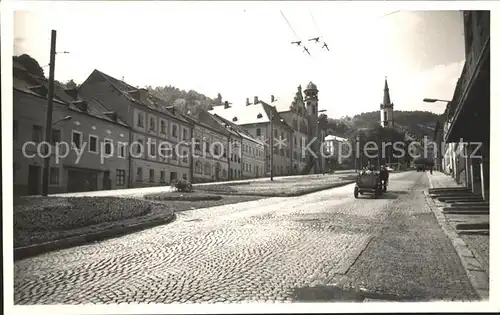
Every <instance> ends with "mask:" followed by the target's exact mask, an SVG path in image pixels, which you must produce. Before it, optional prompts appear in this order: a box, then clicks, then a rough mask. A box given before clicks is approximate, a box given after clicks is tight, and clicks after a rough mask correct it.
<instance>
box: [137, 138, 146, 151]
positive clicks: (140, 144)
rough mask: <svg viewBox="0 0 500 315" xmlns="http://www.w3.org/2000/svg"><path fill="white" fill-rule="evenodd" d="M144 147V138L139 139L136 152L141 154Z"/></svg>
mask: <svg viewBox="0 0 500 315" xmlns="http://www.w3.org/2000/svg"><path fill="white" fill-rule="evenodd" d="M143 147H144V141H142V139H137V144H136V149H135V152H136V153H137V154H141V153H142V148H143Z"/></svg>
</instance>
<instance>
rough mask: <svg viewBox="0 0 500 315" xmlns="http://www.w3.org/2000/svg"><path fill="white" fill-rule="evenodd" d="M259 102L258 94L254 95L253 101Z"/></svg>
mask: <svg viewBox="0 0 500 315" xmlns="http://www.w3.org/2000/svg"><path fill="white" fill-rule="evenodd" d="M258 102H259V97H258V96H254V97H253V103H254V104H257V103H258Z"/></svg>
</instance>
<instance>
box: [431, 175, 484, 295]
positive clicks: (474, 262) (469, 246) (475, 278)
mask: <svg viewBox="0 0 500 315" xmlns="http://www.w3.org/2000/svg"><path fill="white" fill-rule="evenodd" d="M427 176H428V178H429V184H430V187H431V188H446V187H463V186H461V185H458V184H457V183H456V182H455V180H454V179H453V178H452V177H451V176H449V175H446V174H444V173H441V172H436V171H435V172H433V174H432V175H431V174H430V173H427ZM426 195H427V197H428V198H427V202H428V205H429V206H430V208H431V209H432V211H433V212H434V214H435V215H436V218H437V220H438V222H439V224H440V225H441V227H442V228H443V230H444V232H445V233H446V234H447V235H448V237H449V238H450V240H451V242H452V243H453V246H454V247H455V249H456V251H457V253H458V255H459V256H460V259H461V260H462V264H463V266H464V268H465V270H466V272H467V274H468V276H469V279H470V281H471V283H472V285H473V286H474V288H475V289H476V291H477V293H478V294H479V296H480V297H481V298H482V299H488V296H489V250H490V249H489V241H490V237H489V235H480V234H467V235H465V234H464V235H462V234H459V232H457V230H456V228H455V227H454V226H453V224H454V222H453V221H456V218H457V217H462V218H464V220H468V217H474V216H467V215H462V214H459V215H457V214H455V215H447V214H445V213H443V208H444V207H445V206H447V205H448V204H446V203H442V202H439V201H437V200H435V199H434V198H431V197H430V196H429V195H428V194H426ZM476 217H477V216H476Z"/></svg>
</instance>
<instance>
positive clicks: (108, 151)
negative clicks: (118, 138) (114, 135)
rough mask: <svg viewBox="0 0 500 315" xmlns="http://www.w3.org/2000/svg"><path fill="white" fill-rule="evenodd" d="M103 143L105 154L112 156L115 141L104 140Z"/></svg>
mask: <svg viewBox="0 0 500 315" xmlns="http://www.w3.org/2000/svg"><path fill="white" fill-rule="evenodd" d="M103 142H104V153H106V154H111V152H112V147H113V140H111V139H104V141H103Z"/></svg>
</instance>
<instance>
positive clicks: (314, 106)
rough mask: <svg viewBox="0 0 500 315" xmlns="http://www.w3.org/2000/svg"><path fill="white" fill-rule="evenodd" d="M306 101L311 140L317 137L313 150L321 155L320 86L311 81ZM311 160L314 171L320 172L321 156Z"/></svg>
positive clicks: (305, 91)
mask: <svg viewBox="0 0 500 315" xmlns="http://www.w3.org/2000/svg"><path fill="white" fill-rule="evenodd" d="M304 95H305V97H304V103H305V105H306V110H307V118H308V119H307V120H308V127H309V128H308V137H309V140H312V139H316V141H314V144H313V151H314V152H316V154H317V156H318V157H320V156H321V155H319V152H320V145H321V140H320V139H317V137H318V136H320V135H319V129H318V128H319V126H318V87H317V86H316V84H314V83H312V82H309V84H307V87H306V89H305V90H304ZM311 158H312V156H309V159H311ZM310 161H311V162H313V163H314V166H313V167H314V173H316V174H317V173H319V172H320V164H319V163H320V158H318V159H314V160H310Z"/></svg>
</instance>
